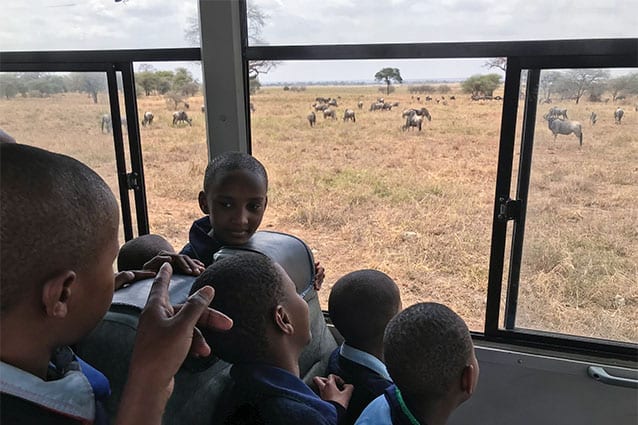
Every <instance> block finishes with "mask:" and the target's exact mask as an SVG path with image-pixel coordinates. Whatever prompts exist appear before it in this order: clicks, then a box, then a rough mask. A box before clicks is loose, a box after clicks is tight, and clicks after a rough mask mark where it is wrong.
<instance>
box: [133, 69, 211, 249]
mask: <svg viewBox="0 0 638 425" xmlns="http://www.w3.org/2000/svg"><path fill="white" fill-rule="evenodd" d="M134 67H135V70H136V71H135V84H136V93H137V110H138V115H139V119H140V123H139V124H140V139H141V143H142V152H143V156H144V180H145V183H146V200H147V205H148V219H149V229H150V232H151V233H158V234H161V235H163V236H164V237H166V238H167V240H168V241H169V242H170V243H171V244H172V245H173V247H175V249H177V250H179V249H180V248H181V247H183V246H184V245H185V244H186V242H187V241H188V230H189V229H190V226H191V224H192V222H193V221H194V220H196V219H198V218H200V217H201V216H202V215H203V213H202V212H201V211H200V209H199V204H198V203H197V195H198V193H199V191H200V190H202V182H203V180H204V170H205V169H206V164H207V160H208V157H207V154H206V153H207V146H206V114H205V110H204V108H205V105H204V96H203V94H202V91H201V65H200V63H199V62H195V61H189V62H144V63H140V62H136V63H135V64H134Z"/></svg>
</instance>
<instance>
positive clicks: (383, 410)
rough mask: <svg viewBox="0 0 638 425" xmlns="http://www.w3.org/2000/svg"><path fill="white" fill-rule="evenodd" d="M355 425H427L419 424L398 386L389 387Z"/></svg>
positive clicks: (369, 406)
mask: <svg viewBox="0 0 638 425" xmlns="http://www.w3.org/2000/svg"><path fill="white" fill-rule="evenodd" d="M355 425H427V424H426V423H425V422H419V421H418V420H417V419H416V418H415V417H414V415H413V414H412V412H410V409H409V408H408V406H406V404H405V402H404V401H403V397H402V395H401V391H399V389H398V388H397V386H396V385H392V386H390V387H388V388H387V389H386V390H385V392H384V393H383V395H380V396H379V397H377V398H375V399H374V400H373V401H372V403H370V404H369V405H368V407H366V408H365V410H364V411H363V413H361V416H359V419H357V422H355Z"/></svg>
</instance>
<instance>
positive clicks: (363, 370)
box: [326, 343, 392, 425]
mask: <svg viewBox="0 0 638 425" xmlns="http://www.w3.org/2000/svg"><path fill="white" fill-rule="evenodd" d="M331 373H333V374H335V375H338V376H340V377H341V378H343V380H344V381H345V382H346V383H347V384H352V385H354V391H353V393H352V398H351V399H350V403H349V404H348V409H347V410H346V416H345V419H344V421H343V422H342V425H351V424H354V422H355V421H356V420H357V418H358V417H359V415H361V412H362V411H363V409H365V408H366V406H368V404H370V402H371V401H372V400H374V399H375V398H377V397H378V396H380V395H381V394H383V392H384V391H385V389H386V388H388V387H389V386H390V385H392V379H391V378H390V375H389V374H388V370H387V369H386V367H385V364H384V363H383V362H382V361H381V360H379V359H377V358H376V357H374V356H373V355H372V354H369V353H367V352H365V351H362V350H359V349H357V348H354V347H351V346H349V345H348V344H346V343H344V344H342V345H341V347H338V348H336V349H335V350H334V351H333V352H332V354H331V355H330V359H329V361H328V367H327V368H326V375H328V374H331Z"/></svg>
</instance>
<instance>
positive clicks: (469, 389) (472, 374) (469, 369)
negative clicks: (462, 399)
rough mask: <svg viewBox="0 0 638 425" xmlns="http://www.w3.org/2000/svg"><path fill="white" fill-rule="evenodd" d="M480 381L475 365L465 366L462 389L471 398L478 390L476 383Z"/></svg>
mask: <svg viewBox="0 0 638 425" xmlns="http://www.w3.org/2000/svg"><path fill="white" fill-rule="evenodd" d="M477 380H478V369H477V368H476V366H475V365H473V364H471V365H468V366H465V368H464V369H463V374H462V375H461V389H462V390H463V392H464V393H465V394H466V395H467V398H470V397H471V396H472V394H474V389H475V388H476V381H477Z"/></svg>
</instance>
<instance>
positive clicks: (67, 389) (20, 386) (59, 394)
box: [0, 362, 95, 421]
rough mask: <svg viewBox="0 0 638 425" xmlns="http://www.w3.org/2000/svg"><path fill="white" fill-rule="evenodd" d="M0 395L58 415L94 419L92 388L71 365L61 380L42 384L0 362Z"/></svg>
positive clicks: (82, 375) (33, 377)
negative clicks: (26, 402) (32, 404)
mask: <svg viewBox="0 0 638 425" xmlns="http://www.w3.org/2000/svg"><path fill="white" fill-rule="evenodd" d="M69 366H70V365H69ZM0 392H3V393H5V394H9V395H13V396H15V397H18V398H21V399H23V400H27V401H30V402H32V403H35V404H37V405H39V406H42V407H44V408H47V409H50V410H53V411H55V412H58V413H60V414H62V415H66V416H71V417H74V418H78V419H81V420H84V421H93V419H94V418H95V399H94V395H93V389H92V388H91V384H90V383H89V381H88V380H87V378H86V376H84V374H83V373H82V372H80V370H79V367H77V366H75V365H74V366H73V367H69V368H67V370H66V372H65V373H64V376H63V377H61V378H59V379H55V380H52V381H45V380H43V379H41V378H39V377H37V376H35V375H32V374H30V373H28V372H25V371H23V370H22V369H18V368H17V367H15V366H12V365H10V364H8V363H4V362H0Z"/></svg>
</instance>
